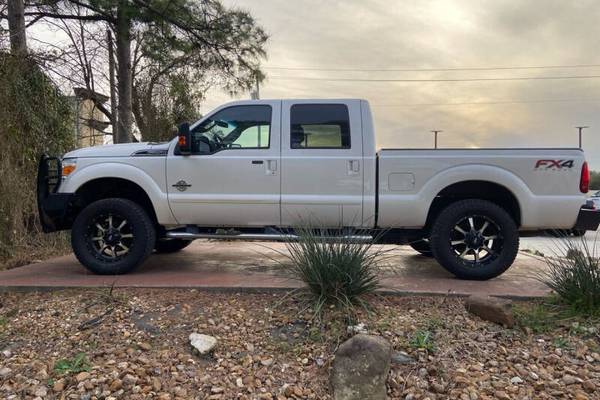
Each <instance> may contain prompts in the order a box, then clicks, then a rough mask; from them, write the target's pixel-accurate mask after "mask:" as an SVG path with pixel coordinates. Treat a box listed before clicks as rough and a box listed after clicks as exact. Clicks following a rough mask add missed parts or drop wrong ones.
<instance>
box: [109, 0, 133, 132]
mask: <svg viewBox="0 0 600 400" xmlns="http://www.w3.org/2000/svg"><path fill="white" fill-rule="evenodd" d="M126 7H127V0H120V1H119V5H118V6H117V24H116V29H115V34H116V36H117V37H116V42H117V78H118V81H119V82H118V88H119V105H118V124H117V125H118V129H117V134H118V135H115V136H114V137H113V141H114V142H115V143H129V142H131V140H132V133H131V125H132V108H131V85H132V78H131V20H130V19H129V17H128V16H127V12H126V10H125V8H126Z"/></svg>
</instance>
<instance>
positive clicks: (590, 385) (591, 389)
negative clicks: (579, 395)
mask: <svg viewBox="0 0 600 400" xmlns="http://www.w3.org/2000/svg"><path fill="white" fill-rule="evenodd" d="M583 388H584V389H585V390H587V391H588V392H594V391H596V384H595V383H594V382H593V381H590V380H588V381H585V382H583Z"/></svg>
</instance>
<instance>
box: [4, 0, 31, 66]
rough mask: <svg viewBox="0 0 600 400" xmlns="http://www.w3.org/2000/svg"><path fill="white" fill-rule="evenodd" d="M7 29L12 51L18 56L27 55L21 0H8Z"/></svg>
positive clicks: (23, 12)
mask: <svg viewBox="0 0 600 400" xmlns="http://www.w3.org/2000/svg"><path fill="white" fill-rule="evenodd" d="M8 31H9V33H10V49H11V51H12V53H13V54H14V55H16V56H20V57H23V56H25V55H27V37H26V36H25V11H24V4H23V0H8Z"/></svg>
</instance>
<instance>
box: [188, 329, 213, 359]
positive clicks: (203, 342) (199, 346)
mask: <svg viewBox="0 0 600 400" xmlns="http://www.w3.org/2000/svg"><path fill="white" fill-rule="evenodd" d="M190 344H191V345H192V347H193V350H194V351H197V352H198V353H199V354H207V353H210V352H211V351H212V350H213V349H214V348H215V346H216V345H217V339H215V338H214V337H212V336H209V335H203V334H201V333H195V332H194V333H192V334H190Z"/></svg>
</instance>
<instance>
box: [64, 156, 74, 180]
mask: <svg viewBox="0 0 600 400" xmlns="http://www.w3.org/2000/svg"><path fill="white" fill-rule="evenodd" d="M75 168H77V159H76V158H65V159H64V160H62V177H63V178H66V177H67V176H69V175H71V174H72V173H73V172H74V171H75Z"/></svg>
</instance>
